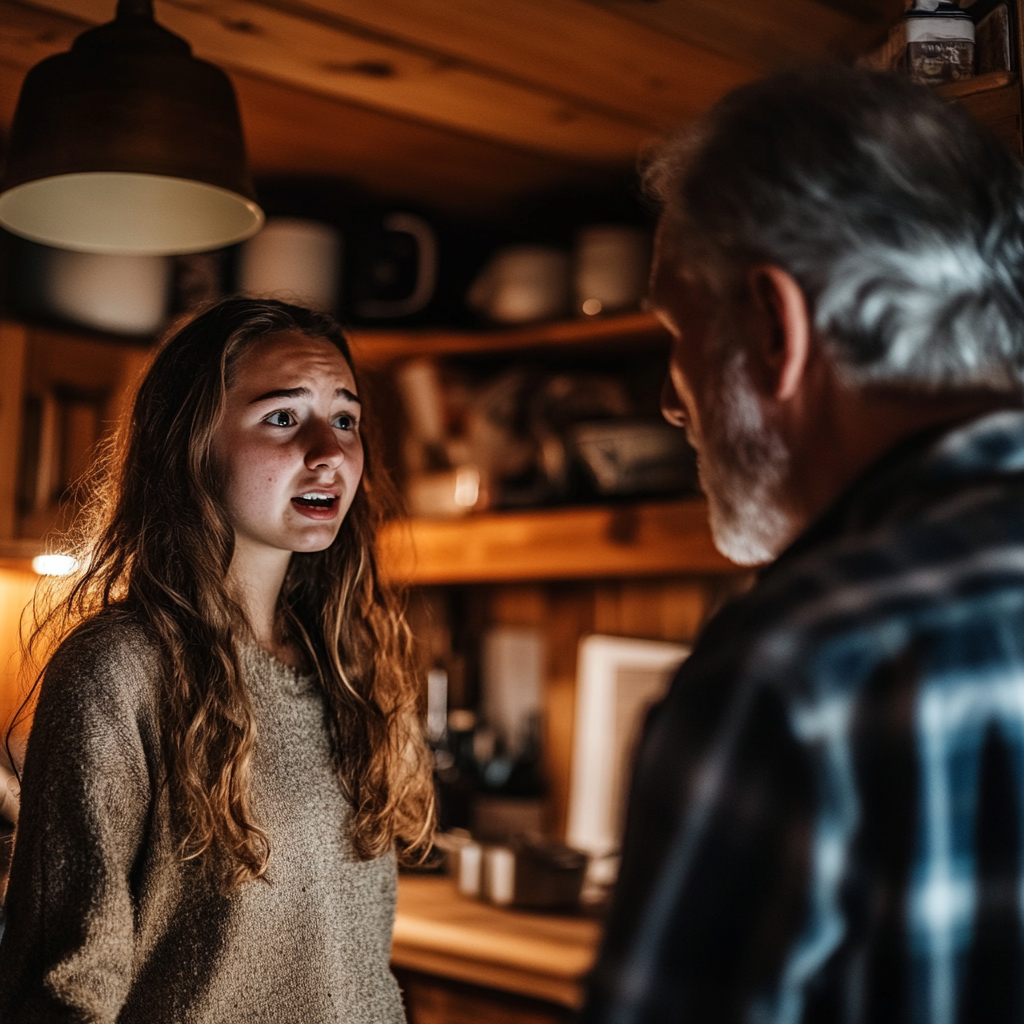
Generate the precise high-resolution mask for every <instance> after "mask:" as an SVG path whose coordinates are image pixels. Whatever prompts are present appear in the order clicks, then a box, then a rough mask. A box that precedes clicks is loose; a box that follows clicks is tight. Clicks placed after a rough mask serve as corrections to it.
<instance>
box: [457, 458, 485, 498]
mask: <svg viewBox="0 0 1024 1024" xmlns="http://www.w3.org/2000/svg"><path fill="white" fill-rule="evenodd" d="M479 499H480V473H479V471H478V470H477V469H476V467H475V466H461V467H460V468H459V469H458V471H457V472H456V474H455V504H456V505H459V506H461V507H462V508H472V507H473V506H474V505H475V504H476V503H477V501H478V500H479Z"/></svg>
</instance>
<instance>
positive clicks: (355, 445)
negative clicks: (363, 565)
mask: <svg viewBox="0 0 1024 1024" xmlns="http://www.w3.org/2000/svg"><path fill="white" fill-rule="evenodd" d="M360 415H361V408H360V403H359V398H358V396H357V395H356V384H355V378H354V377H353V375H352V370H351V368H350V367H349V365H348V362H347V361H346V360H345V357H344V356H343V355H342V354H341V352H339V351H338V349H337V348H336V347H335V346H334V345H333V344H331V342H329V341H327V340H325V339H323V338H308V337H306V336H305V335H303V334H300V333H298V332H297V331H286V332H282V333H281V334H276V335H271V336H270V337H268V338H265V339H264V340H263V341H261V342H259V343H258V344H256V345H254V346H253V347H252V348H250V349H249V350H248V351H247V352H245V353H244V355H242V356H241V357H240V359H239V361H238V363H237V365H236V367H235V374H234V380H233V381H232V383H231V386H230V387H229V388H228V392H227V397H226V402H225V407H224V418H223V421H222V422H221V424H220V426H219V427H218V428H217V432H216V433H215V435H214V439H213V456H214V460H215V463H216V465H217V466H218V468H219V469H220V471H221V472H222V473H223V474H224V490H223V496H224V502H225V505H226V509H227V514H228V518H229V520H230V521H231V525H232V526H233V527H234V530H235V542H236V547H237V546H244V547H247V548H250V549H252V548H263V549H267V548H270V549H274V550H277V551H288V552H292V551H322V550H323V549H324V548H327V547H329V546H330V544H331V542H332V541H333V540H334V538H335V537H336V536H337V535H338V529H339V528H340V526H341V523H342V520H343V519H344V518H345V514H346V513H347V512H348V510H349V507H350V506H351V504H352V499H353V498H354V497H355V493H356V488H357V487H358V486H359V479H360V477H361V476H362V473H363V443H362V439H361V437H360V434H359V421H360Z"/></svg>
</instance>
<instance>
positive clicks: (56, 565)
mask: <svg viewBox="0 0 1024 1024" xmlns="http://www.w3.org/2000/svg"><path fill="white" fill-rule="evenodd" d="M32 568H33V570H34V571H35V572H37V573H39V575H40V576H69V575H70V574H71V573H73V572H74V571H75V570H76V569H77V568H78V559H77V558H72V557H71V555H36V557H35V558H33V559H32Z"/></svg>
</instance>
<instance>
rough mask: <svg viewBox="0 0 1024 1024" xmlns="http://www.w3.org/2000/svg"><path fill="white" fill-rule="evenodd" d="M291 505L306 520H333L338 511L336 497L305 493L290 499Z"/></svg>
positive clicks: (312, 492)
mask: <svg viewBox="0 0 1024 1024" xmlns="http://www.w3.org/2000/svg"><path fill="white" fill-rule="evenodd" d="M292 505H294V506H295V508H296V509H298V511H299V512H300V513H301V514H302V515H304V516H306V518H307V519H333V518H334V517H335V515H336V514H337V511H338V496H337V495H336V494H325V493H323V492H322V491H307V492H306V493H305V494H299V495H297V496H296V497H294V498H292Z"/></svg>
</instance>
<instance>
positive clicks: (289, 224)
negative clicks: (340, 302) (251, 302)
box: [239, 217, 341, 312]
mask: <svg viewBox="0 0 1024 1024" xmlns="http://www.w3.org/2000/svg"><path fill="white" fill-rule="evenodd" d="M340 267H341V235H340V233H339V232H338V230H337V229H336V228H333V227H331V225H330V224H323V223H321V222H320V221H316V220H305V219H303V218H300V217H272V218H270V220H268V221H267V223H266V224H265V225H264V226H263V229H262V230H261V231H260V232H259V234H256V235H254V236H253V237H252V238H250V239H249V241H247V242H246V243H245V245H244V246H243V247H242V259H241V265H240V273H239V288H240V290H241V291H242V292H244V293H245V294H246V295H251V296H253V297H259V298H268V299H283V300H284V301H286V302H295V303H298V304H299V305H301V306H309V307H310V308H311V309H319V310H324V311H327V312H330V311H333V310H334V308H335V303H336V302H337V298H338V278H339V276H340Z"/></svg>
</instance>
